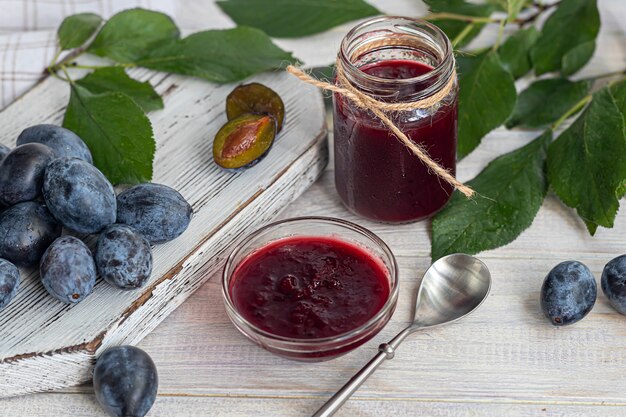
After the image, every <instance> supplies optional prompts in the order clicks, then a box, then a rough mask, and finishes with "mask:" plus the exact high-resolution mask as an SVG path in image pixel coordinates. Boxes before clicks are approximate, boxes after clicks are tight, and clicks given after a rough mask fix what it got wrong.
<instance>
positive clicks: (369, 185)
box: [334, 60, 457, 223]
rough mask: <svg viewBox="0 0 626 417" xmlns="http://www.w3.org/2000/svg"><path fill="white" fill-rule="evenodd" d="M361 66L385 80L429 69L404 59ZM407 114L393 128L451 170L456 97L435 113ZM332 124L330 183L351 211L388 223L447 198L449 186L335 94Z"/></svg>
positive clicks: (408, 89)
mask: <svg viewBox="0 0 626 417" xmlns="http://www.w3.org/2000/svg"><path fill="white" fill-rule="evenodd" d="M360 69H361V71H363V72H366V73H367V74H370V75H374V76H377V77H380V78H387V79H408V78H414V77H418V76H420V75H423V74H426V73H428V72H429V71H431V70H432V68H431V67H429V66H427V65H425V64H422V63H420V62H416V61H404V60H390V61H381V62H377V63H374V64H370V65H367V66H364V67H362V68H360ZM428 83H429V82H428V81H422V82H410V83H407V85H405V86H404V87H402V91H401V92H400V93H401V94H407V93H408V94H410V93H413V92H418V91H421V90H423V89H424V88H426V87H428ZM431 83H432V81H431ZM412 113H414V114H409V116H408V117H407V116H406V115H405V116H403V120H400V121H397V122H396V123H397V125H398V127H400V129H402V131H403V132H404V133H406V134H407V136H408V137H409V139H411V140H412V141H413V142H415V143H419V144H421V145H422V146H423V147H424V148H425V149H426V150H427V151H428V153H429V155H430V157H431V158H432V159H434V160H435V161H438V162H439V163H440V164H441V165H442V166H443V167H445V168H448V169H449V170H450V171H451V172H452V173H453V174H454V173H455V169H456V135H457V106H456V100H454V102H452V103H449V104H447V105H442V106H441V107H440V108H438V109H437V111H436V113H435V114H430V115H428V114H425V113H424V111H421V110H416V111H414V112H412ZM334 126H335V127H334V129H335V132H334V140H335V184H336V187H337V191H338V193H339V195H340V197H341V199H342V201H343V202H344V204H345V205H346V206H347V207H348V208H349V209H350V210H352V211H353V212H355V213H356V214H358V215H360V216H362V217H365V218H368V219H372V220H377V221H382V222H389V223H403V222H410V221H417V220H422V219H425V218H428V217H430V216H432V215H433V214H435V213H436V212H437V211H439V210H440V209H441V208H442V207H443V206H444V205H445V204H446V202H447V201H448V199H449V198H450V195H451V193H452V191H453V189H452V187H451V186H450V185H449V184H447V183H446V182H444V181H442V180H440V179H439V178H438V177H437V176H436V175H433V174H431V173H430V172H429V171H428V169H427V168H426V167H425V166H424V165H423V164H422V162H421V161H420V160H419V159H418V158H417V157H416V156H415V155H413V154H412V153H411V152H410V151H409V150H407V148H406V147H405V146H404V145H403V144H402V143H400V142H399V141H398V139H397V138H396V137H395V136H394V135H393V134H392V133H391V132H390V131H389V129H388V128H387V127H386V126H384V125H381V123H380V122H379V121H378V120H376V119H375V117H374V116H373V115H368V114H364V113H363V112H359V111H356V110H355V109H354V107H353V106H352V105H350V104H349V103H347V102H346V101H345V99H343V98H342V97H340V96H337V95H335V119H334Z"/></svg>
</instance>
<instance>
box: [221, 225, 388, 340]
mask: <svg viewBox="0 0 626 417" xmlns="http://www.w3.org/2000/svg"><path fill="white" fill-rule="evenodd" d="M389 294H390V288H389V275H388V271H387V268H386V267H385V266H384V264H383V263H382V261H380V260H379V259H378V258H376V257H375V256H374V255H373V254H371V253H369V252H368V251H367V250H365V249H363V248H361V247H359V246H357V245H355V244H352V243H349V242H346V241H343V240H339V239H334V238H328V237H301V236H300V237H290V238H285V239H281V240H278V241H274V242H271V243H270V244H268V245H266V246H264V247H262V248H260V249H258V250H256V251H255V252H253V253H251V254H250V255H248V257H246V258H245V259H243V260H242V261H241V263H240V264H239V265H238V266H237V268H236V269H235V271H234V273H233V277H232V279H231V283H230V295H231V299H232V301H233V304H234V306H235V308H236V310H237V311H238V312H239V313H240V314H241V315H242V316H243V317H245V318H246V319H247V320H248V321H249V322H251V323H252V324H254V325H255V326H257V327H259V328H260V329H262V330H265V331H267V332H269V333H272V334H274V335H278V336H284V337H289V338H294V339H315V338H322V337H332V336H337V335H340V334H343V333H346V332H349V331H351V330H354V329H356V328H357V327H359V326H361V325H362V324H364V323H366V322H367V321H368V320H369V319H370V318H372V317H373V316H374V315H376V313H378V312H379V311H380V310H381V309H382V308H383V306H384V305H385V303H386V302H387V299H388V298H389Z"/></svg>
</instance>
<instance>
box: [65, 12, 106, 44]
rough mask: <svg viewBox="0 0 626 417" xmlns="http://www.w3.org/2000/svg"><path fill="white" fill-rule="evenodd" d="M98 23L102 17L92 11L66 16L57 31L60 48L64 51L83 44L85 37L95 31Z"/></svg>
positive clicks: (88, 36)
mask: <svg viewBox="0 0 626 417" xmlns="http://www.w3.org/2000/svg"><path fill="white" fill-rule="evenodd" d="M100 23H102V18H101V17H100V16H98V15H97V14H94V13H80V14H75V15H72V16H68V17H66V18H65V19H64V20H63V22H62V23H61V26H59V30H58V32H57V35H58V36H59V45H60V46H61V49H62V50H64V51H66V50H68V49H74V48H78V47H79V46H83V44H84V43H85V42H87V39H89V38H91V37H92V36H93V34H94V33H96V30H98V28H99V27H100Z"/></svg>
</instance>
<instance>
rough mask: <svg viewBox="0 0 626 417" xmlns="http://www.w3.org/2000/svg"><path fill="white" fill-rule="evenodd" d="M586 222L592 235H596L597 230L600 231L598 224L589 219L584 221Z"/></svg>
mask: <svg viewBox="0 0 626 417" xmlns="http://www.w3.org/2000/svg"><path fill="white" fill-rule="evenodd" d="M584 222H585V226H587V230H588V231H589V234H590V235H591V236H595V234H596V232H597V231H598V225H597V224H595V223H592V222H589V221H586V220H585V221H584Z"/></svg>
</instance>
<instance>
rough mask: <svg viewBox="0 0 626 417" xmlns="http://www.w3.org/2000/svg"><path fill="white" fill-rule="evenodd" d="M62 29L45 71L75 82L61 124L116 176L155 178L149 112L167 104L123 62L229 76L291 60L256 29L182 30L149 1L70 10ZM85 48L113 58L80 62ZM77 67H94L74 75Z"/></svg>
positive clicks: (119, 179) (217, 78) (121, 179)
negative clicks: (103, 10)
mask: <svg viewBox="0 0 626 417" xmlns="http://www.w3.org/2000/svg"><path fill="white" fill-rule="evenodd" d="M57 34H58V40H59V49H58V51H57V53H56V54H55V57H54V59H53V60H52V62H51V63H50V65H49V66H48V68H47V72H48V73H50V74H51V75H52V76H54V77H56V78H58V79H60V80H62V81H65V82H68V83H69V84H70V86H71V95H70V102H69V104H68V107H67V111H66V113H65V118H64V120H63V125H64V126H65V127H66V128H68V129H70V130H72V131H74V132H75V133H77V134H78V135H79V136H80V137H81V138H82V139H83V140H84V141H85V143H86V144H87V145H88V146H89V148H90V150H91V152H92V154H93V156H94V164H95V165H96V166H97V167H98V168H99V169H100V170H101V171H102V172H103V173H104V174H105V175H106V176H107V177H108V178H109V180H111V182H113V183H116V184H117V183H130V184H133V183H138V182H145V181H149V180H150V179H151V178H152V161H153V158H154V151H155V148H156V146H155V141H154V135H153V132H152V126H151V124H150V120H149V119H148V117H146V113H147V112H149V111H153V110H159V109H162V108H163V100H162V99H161V97H160V96H159V94H158V93H157V92H156V91H155V90H154V88H153V87H152V86H151V85H150V83H148V82H140V81H137V80H135V79H132V78H131V77H129V76H128V74H127V73H126V71H125V70H126V69H128V68H133V67H138V66H142V67H146V68H151V69H155V70H159V71H166V72H170V73H177V74H183V75H189V76H195V77H201V78H204V79H207V80H209V81H213V82H217V83H227V82H233V81H238V80H241V79H244V78H246V77H248V76H250V75H252V74H255V73H257V72H261V71H266V70H270V69H274V68H280V67H282V66H284V65H285V64H286V63H288V62H294V58H293V56H292V55H291V54H289V53H287V52H285V51H283V50H282V49H280V48H278V47H277V46H276V45H275V44H274V43H273V42H272V41H271V40H270V38H269V37H268V36H267V35H265V34H264V33H263V32H261V31H260V30H258V29H254V28H248V27H238V28H235V29H229V30H209V31H204V32H198V33H194V34H192V35H190V36H188V37H186V38H181V37H180V31H179V29H178V27H176V25H175V24H174V22H173V21H172V20H171V19H170V18H169V17H168V16H167V15H165V14H163V13H158V12H154V11H149V10H144V9H130V10H125V11H123V12H120V13H118V14H116V15H115V16H113V17H111V18H110V19H109V20H108V21H106V22H104V23H103V20H102V19H101V18H100V17H99V16H97V15H95V14H92V13H82V14H77V15H73V16H69V17H67V18H66V19H65V20H64V21H63V23H62V24H61V26H60V27H59V30H58V33H57ZM85 54H92V55H97V56H100V57H102V58H104V59H105V60H107V61H108V63H107V64H105V65H86V64H82V63H80V62H79V61H78V59H79V58H80V57H82V56H83V55H85ZM73 69H82V70H85V69H87V70H91V71H93V72H91V73H89V74H87V75H86V76H84V77H83V78H80V79H73V78H72V76H71V72H72V70H73Z"/></svg>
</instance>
